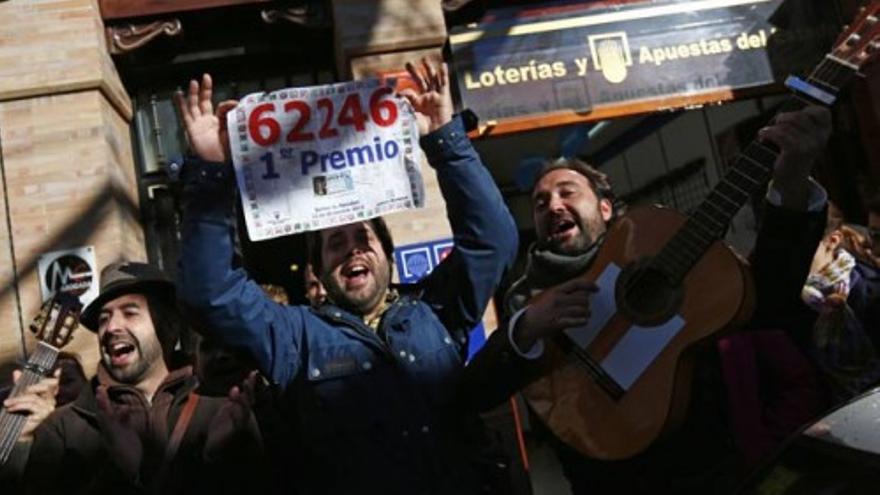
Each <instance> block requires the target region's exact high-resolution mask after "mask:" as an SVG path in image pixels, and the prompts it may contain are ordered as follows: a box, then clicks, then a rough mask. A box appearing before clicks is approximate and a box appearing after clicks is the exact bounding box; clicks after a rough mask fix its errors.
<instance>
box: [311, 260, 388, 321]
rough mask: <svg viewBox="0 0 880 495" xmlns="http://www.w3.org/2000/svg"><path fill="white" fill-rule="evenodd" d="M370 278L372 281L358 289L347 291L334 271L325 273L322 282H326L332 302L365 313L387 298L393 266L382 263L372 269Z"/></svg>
mask: <svg viewBox="0 0 880 495" xmlns="http://www.w3.org/2000/svg"><path fill="white" fill-rule="evenodd" d="M370 278H371V280H372V283H368V284H367V286H366V287H363V288H361V289H359V290H356V291H346V290H345V287H344V286H343V284H344V283H345V282H344V281H342V280H340V279H339V278H338V277H335V276H334V275H333V273H327V274H325V276H324V277H322V280H321V283H322V284H324V289H325V290H326V291H327V299H328V300H329V301H330V302H332V303H333V304H336V305H337V306H339V307H340V308H343V309H345V310H347V311H351V312H352V313H355V314H358V315H365V314H367V313H369V312H370V311H372V310H373V309H375V308H376V306H378V305H379V304H380V303H381V302H382V300H384V299H385V295H386V294H387V292H388V286H389V284H390V281H391V267H390V266H389V265H388V264H387V263H382V264H381V265H380V266H378V267H376V270H375V271H371V273H370Z"/></svg>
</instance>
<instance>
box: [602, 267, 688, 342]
mask: <svg viewBox="0 0 880 495" xmlns="http://www.w3.org/2000/svg"><path fill="white" fill-rule="evenodd" d="M614 296H615V299H616V300H617V308H618V310H619V311H620V312H621V313H623V315H624V316H626V317H627V318H628V319H629V320H630V321H632V322H633V323H634V324H636V325H640V326H647V327H651V326H657V325H660V324H661V323H663V322H665V321H666V320H668V319H670V318H672V317H673V316H674V315H675V314H676V313H677V312H678V309H679V307H680V306H681V301H682V298H683V296H684V291H683V290H682V288H681V286H679V285H677V284H675V283H673V282H672V280H671V279H670V278H669V275H668V274H667V273H666V272H665V271H663V270H662V269H660V268H657V267H654V266H652V264H651V263H649V259H645V260H641V261H637V262H635V263H632V264H630V265H629V266H627V267H626V268H624V269H623V271H622V272H621V274H620V277H618V279H617V286H616V287H615V290H614Z"/></svg>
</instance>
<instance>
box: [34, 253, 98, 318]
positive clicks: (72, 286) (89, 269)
mask: <svg viewBox="0 0 880 495" xmlns="http://www.w3.org/2000/svg"><path fill="white" fill-rule="evenodd" d="M37 269H38V272H39V276H40V291H41V293H42V296H43V301H47V300H49V299H50V298H51V297H52V296H54V295H55V294H56V293H58V292H66V293H68V294H71V295H74V296H77V297H78V298H79V300H80V302H81V303H82V304H83V306H86V305H88V304H89V303H90V302H91V301H92V300H93V299H94V298H96V297H98V271H97V263H96V262H95V248H93V247H92V246H86V247H80V248H74V249H65V250H62V251H53V252H50V253H46V254H44V255H42V256H40V259H39V261H38V262H37Z"/></svg>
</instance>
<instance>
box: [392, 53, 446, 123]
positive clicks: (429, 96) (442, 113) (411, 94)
mask: <svg viewBox="0 0 880 495" xmlns="http://www.w3.org/2000/svg"><path fill="white" fill-rule="evenodd" d="M406 70H407V71H408V72H409V74H410V77H412V79H413V81H415V83H416V84H417V85H418V87H419V91H418V92H416V91H414V90H412V89H404V90H403V91H401V92H400V95H401V96H403V97H404V98H406V99H407V100H408V101H409V102H410V104H411V105H412V107H413V109H414V110H415V111H416V120H417V122H418V126H419V135H421V136H424V135H425V134H428V133H431V132H433V131H435V130H437V129H439V128H441V127H443V126H444V125H446V124H447V123H448V122H449V121H451V120H452V114H453V110H454V107H453V105H452V93H451V91H450V88H449V69H448V68H447V66H446V64H445V63H444V64H442V65H440V68H439V70H438V69H437V68H436V67H434V66H433V65H432V64H430V63H429V62H428V59H426V58H422V64H421V67H420V68H419V67H416V66H414V65H413V64H411V63H409V62H407V64H406Z"/></svg>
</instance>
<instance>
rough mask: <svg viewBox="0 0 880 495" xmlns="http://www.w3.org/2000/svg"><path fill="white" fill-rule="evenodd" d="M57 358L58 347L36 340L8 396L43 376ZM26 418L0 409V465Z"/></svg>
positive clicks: (18, 434)
mask: <svg viewBox="0 0 880 495" xmlns="http://www.w3.org/2000/svg"><path fill="white" fill-rule="evenodd" d="M57 358H58V349H56V348H54V347H52V346H51V345H49V344H46V343H45V342H38V343H37V348H36V349H35V350H34V352H33V354H31V356H30V358H29V359H28V362H27V364H26V365H25V367H24V369H23V370H22V373H21V377H19V379H18V382H16V383H15V386H14V387H13V388H12V392H11V393H10V394H9V396H10V397H15V396H17V395H19V394H21V393H22V392H23V391H24V390H25V389H27V388H28V387H30V386H31V385H34V384H36V383H37V382H39V381H40V380H42V379H43V377H44V374H43V373H48V372H49V371H51V370H52V368H53V367H54V366H55V361H56V359H57ZM26 420H27V416H25V415H23V414H12V413H9V412H7V411H6V410H5V409H3V410H2V411H0V466H2V465H3V464H5V463H6V461H7V460H8V459H9V454H10V453H11V452H12V449H13V447H15V442H17V441H18V437H19V436H20V435H21V430H22V428H23V427H24V423H25V421H26Z"/></svg>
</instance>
